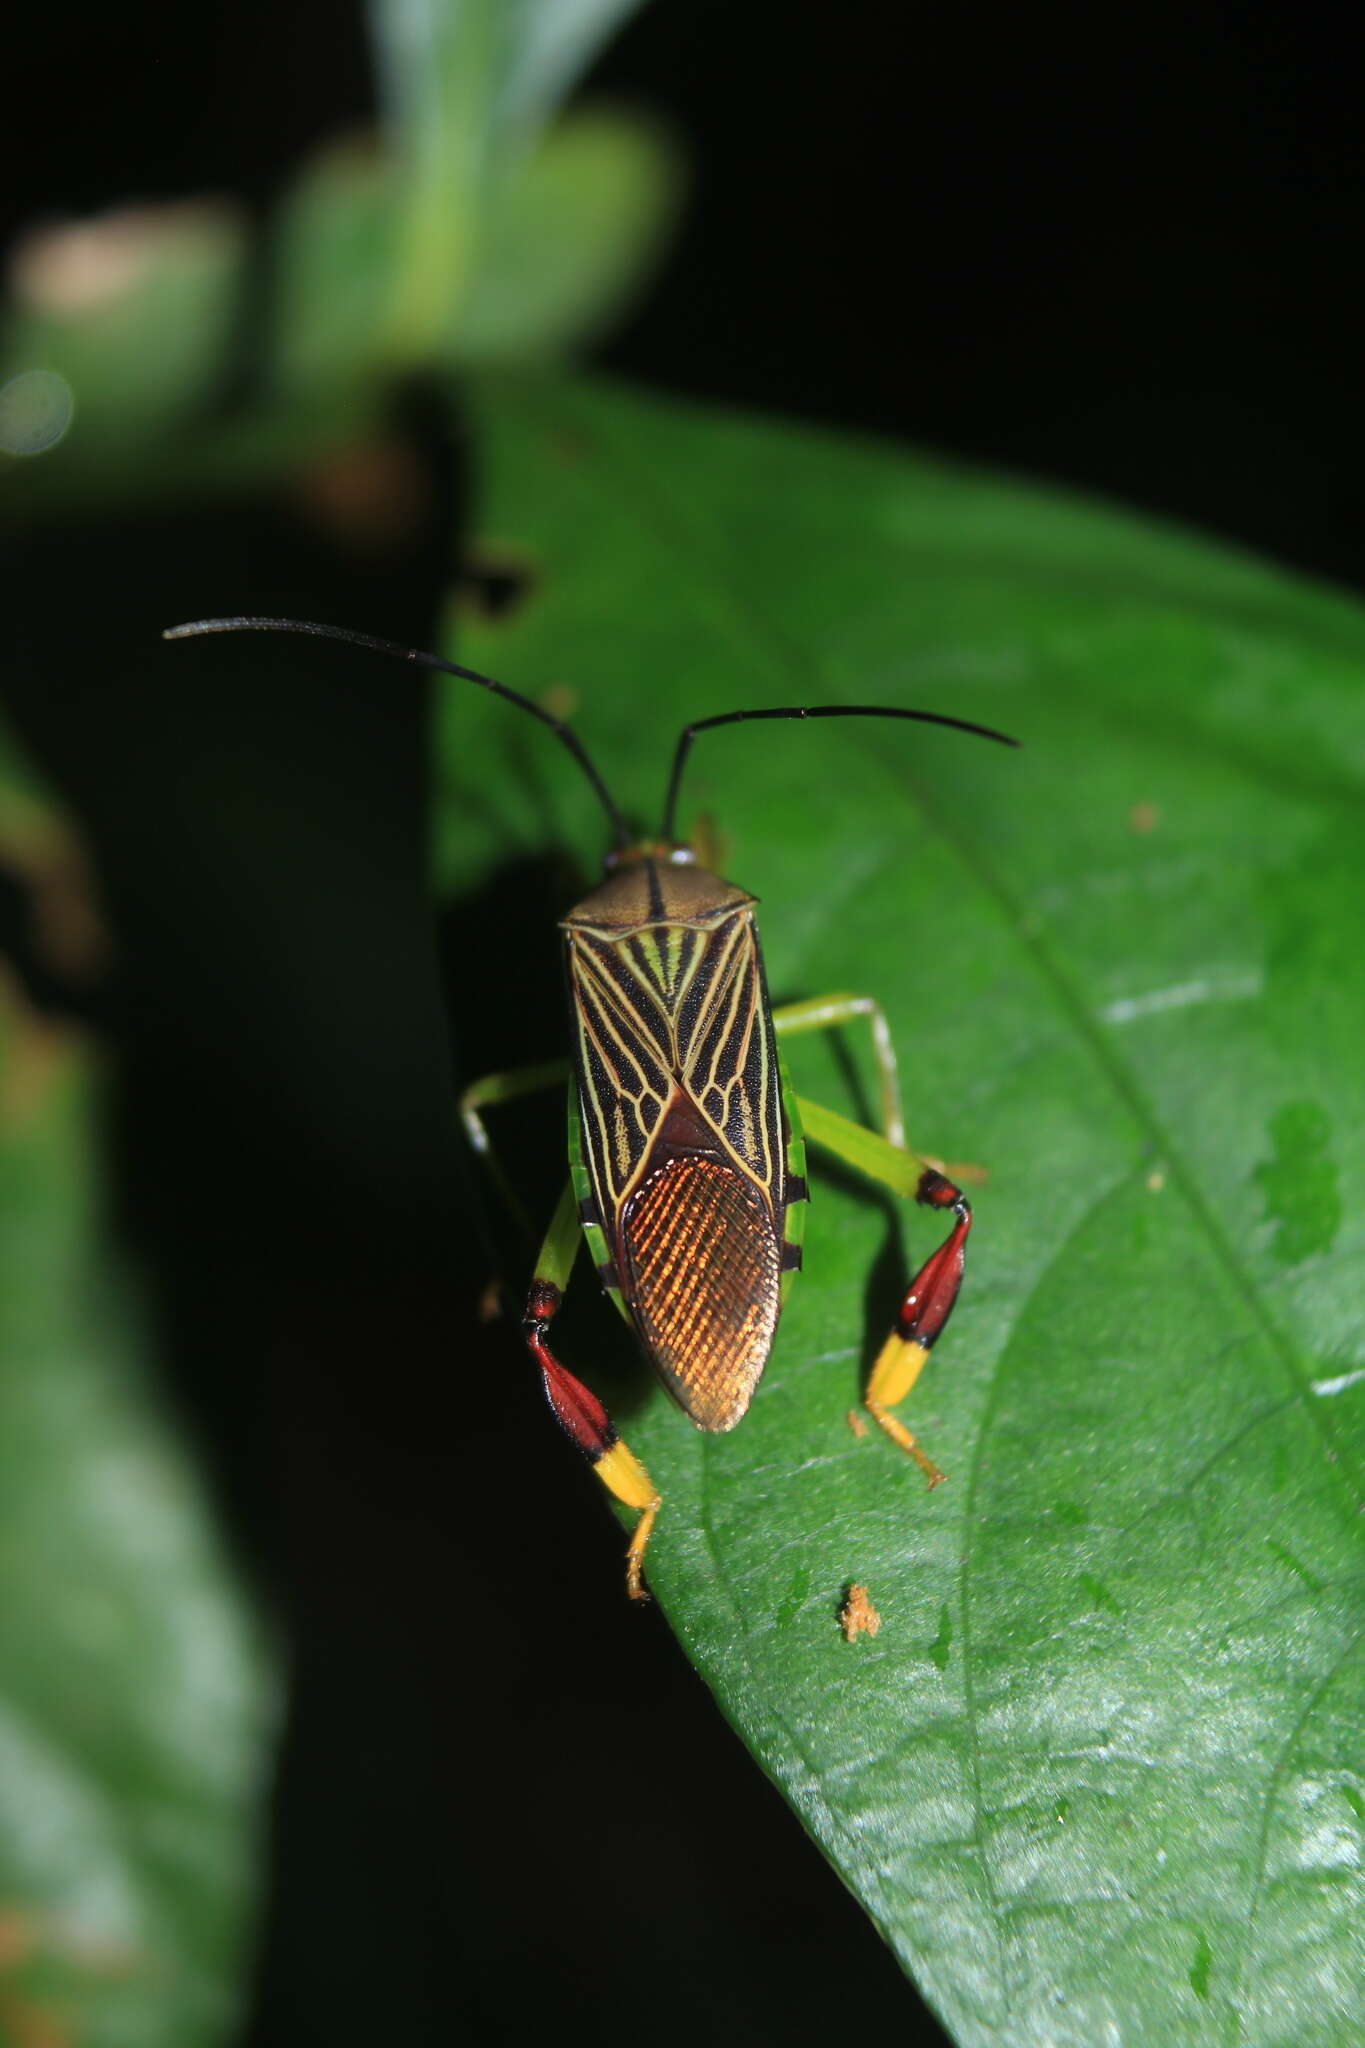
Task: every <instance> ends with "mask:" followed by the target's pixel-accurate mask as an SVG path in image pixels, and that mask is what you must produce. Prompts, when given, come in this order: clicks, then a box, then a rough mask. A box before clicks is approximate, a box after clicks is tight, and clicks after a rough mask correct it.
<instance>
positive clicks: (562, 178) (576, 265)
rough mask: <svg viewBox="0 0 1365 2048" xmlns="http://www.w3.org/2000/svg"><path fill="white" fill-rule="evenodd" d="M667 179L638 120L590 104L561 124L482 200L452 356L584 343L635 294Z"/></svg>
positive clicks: (673, 189)
mask: <svg viewBox="0 0 1365 2048" xmlns="http://www.w3.org/2000/svg"><path fill="white" fill-rule="evenodd" d="M679 184H680V174H679V167H678V163H677V160H676V157H675V155H674V153H673V151H672V150H671V148H670V147H669V145H668V143H667V141H666V140H665V138H664V137H663V136H662V135H661V134H660V133H659V132H658V131H657V130H656V129H652V128H650V127H648V126H646V125H645V124H644V123H643V122H641V121H639V120H636V119H633V118H631V117H630V116H628V115H625V114H622V113H617V112H614V111H613V112H607V111H605V110H602V109H597V110H594V111H593V112H592V113H586V114H581V115H578V116H570V117H569V118H568V119H567V120H565V121H563V122H561V123H560V124H559V126H558V127H556V128H554V129H552V130H551V131H550V133H549V134H548V135H546V137H545V138H544V140H543V142H542V143H541V145H540V147H539V148H538V149H536V150H535V151H533V152H532V154H531V155H529V156H527V157H524V158H522V159H521V160H520V161H519V162H518V164H517V165H516V166H515V168H514V169H513V170H512V171H511V172H510V173H509V174H508V176H507V178H506V179H505V181H504V182H502V183H501V184H500V185H499V186H498V187H497V188H496V189H495V190H494V192H493V193H492V195H491V197H490V200H489V206H488V212H487V216H486V219H485V223H484V228H483V232H482V234H481V236H480V240H479V254H478V257H477V259H476V261H475V264H474V268H473V272H472V275H471V277H470V280H469V288H468V293H467V296H466V299H465V302H464V306H463V309H462V311H461V314H460V316H459V318H458V319H457V320H456V321H455V322H453V323H452V330H451V334H450V344H449V353H450V355H451V358H452V360H454V361H456V362H458V363H474V364H482V365H484V366H488V365H491V364H501V363H514V362H517V361H518V360H524V359H527V358H530V357H536V356H540V357H544V356H547V355H550V354H552V353H559V352H562V351H564V350H565V349H568V348H572V347H575V346H577V345H578V344H580V343H582V342H583V341H585V340H588V339H591V338H592V336H593V335H595V333H596V332H597V330H598V329H599V328H601V327H603V326H605V325H606V324H607V323H608V322H609V321H610V320H611V319H612V318H613V317H614V316H615V315H616V314H617V313H618V312H620V311H621V309H622V307H623V306H624V305H625V303H626V302H627V301H628V300H629V299H630V298H631V296H632V295H633V294H634V292H635V291H636V290H637V288H638V287H639V285H640V283H641V280H642V277H643V274H644V272H645V270H646V268H647V266H648V264H649V263H650V261H651V260H652V259H653V258H654V257H655V255H656V254H657V252H658V249H659V244H660V242H661V240H662V239H663V237H664V236H665V235H666V233H667V231H668V228H669V227H670V225H671V222H672V216H673V214H674V212H675V209H676V205H677V198H678V190H679Z"/></svg>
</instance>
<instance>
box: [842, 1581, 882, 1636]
mask: <svg viewBox="0 0 1365 2048" xmlns="http://www.w3.org/2000/svg"><path fill="white" fill-rule="evenodd" d="M881 1625H882V1618H881V1616H880V1614H878V1612H877V1610H876V1608H875V1607H874V1606H873V1605H872V1601H871V1599H870V1597H869V1595H868V1590H867V1587H866V1586H850V1587H849V1589H848V1591H847V1593H845V1595H844V1604H843V1606H842V1607H841V1608H840V1609H839V1626H840V1628H841V1629H842V1630H843V1632H844V1641H845V1642H846V1643H851V1642H852V1641H853V1639H854V1637H855V1636H875V1635H876V1633H877V1630H878V1629H879V1628H880V1627H881Z"/></svg>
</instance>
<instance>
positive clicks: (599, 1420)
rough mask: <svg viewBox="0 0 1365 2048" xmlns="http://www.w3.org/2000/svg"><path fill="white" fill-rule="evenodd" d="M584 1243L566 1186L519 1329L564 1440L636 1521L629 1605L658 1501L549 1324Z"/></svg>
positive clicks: (639, 1586) (638, 1585)
mask: <svg viewBox="0 0 1365 2048" xmlns="http://www.w3.org/2000/svg"><path fill="white" fill-rule="evenodd" d="M581 1242H582V1229H581V1226H580V1223H579V1218H578V1198H577V1196H576V1195H575V1193H574V1188H573V1182H572V1181H570V1182H569V1184H568V1186H567V1187H566V1188H565V1190H564V1193H563V1194H562V1195H561V1197H560V1201H559V1207H558V1208H557V1209H556V1210H555V1213H554V1217H553V1219H552V1221H551V1224H550V1228H549V1229H548V1231H547V1232H546V1233H545V1242H544V1243H543V1244H542V1246H541V1248H540V1257H539V1258H538V1259H537V1260H536V1270H535V1277H534V1279H533V1280H532V1282H531V1291H530V1293H529V1294H528V1296H527V1298H526V1312H525V1315H524V1317H523V1327H524V1329H525V1331H526V1342H527V1344H528V1345H529V1347H530V1350H531V1355H532V1357H533V1358H534V1359H535V1361H536V1363H537V1365H538V1366H539V1367H540V1376H541V1381H542V1384H543V1385H544V1388H545V1398H546V1400H547V1401H548V1402H549V1404H550V1406H551V1408H552V1409H553V1410H554V1413H555V1417H556V1419H557V1420H558V1422H559V1424H560V1426H561V1428H562V1429H563V1431H564V1433H565V1435H566V1436H567V1437H569V1438H570V1440H571V1441H572V1442H573V1443H575V1444H576V1445H577V1446H578V1448H579V1450H580V1451H581V1452H582V1453H583V1455H584V1457H585V1458H586V1459H587V1460H588V1463H589V1464H590V1465H591V1466H592V1468H593V1470H594V1472H596V1474H597V1476H598V1478H599V1479H600V1480H601V1481H602V1484H603V1485H604V1486H605V1487H606V1489H607V1491H608V1492H609V1493H611V1494H612V1495H614V1497H615V1498H616V1499H617V1500H619V1501H624V1503H625V1505H626V1506H627V1507H630V1508H638V1509H639V1510H640V1519H639V1521H638V1522H637V1523H636V1525H635V1533H634V1535H633V1536H632V1537H631V1539H630V1548H629V1550H628V1551H627V1552H626V1591H627V1592H628V1593H629V1595H630V1597H631V1599H632V1600H643V1599H644V1598H645V1588H644V1577H643V1564H644V1555H645V1545H646V1544H647V1543H648V1541H649V1532H650V1530H651V1529H652V1528H653V1527H654V1517H655V1515H656V1514H657V1513H658V1511H659V1496H658V1494H657V1492H656V1491H655V1488H654V1482H653V1480H652V1479H651V1478H650V1476H649V1474H648V1472H646V1470H645V1468H644V1466H643V1465H642V1464H641V1463H640V1461H639V1459H638V1458H637V1457H636V1456H635V1454H634V1452H633V1451H631V1450H630V1449H629V1448H628V1446H627V1445H626V1444H624V1443H623V1442H622V1441H621V1439H620V1437H619V1436H618V1435H617V1434H616V1430H615V1428H614V1427H613V1425H612V1420H611V1417H610V1416H609V1415H608V1413H607V1411H606V1409H605V1408H604V1407H603V1406H602V1403H601V1402H600V1401H599V1400H598V1398H597V1396H596V1395H595V1394H593V1393H591V1392H590V1391H589V1390H588V1388H587V1387H585V1386H584V1384H583V1382H582V1380H580V1379H577V1378H575V1376H574V1374H573V1373H571V1372H570V1371H569V1370H568V1368H567V1367H566V1366H563V1365H561V1364H560V1362H559V1360H558V1359H557V1358H556V1357H555V1355H554V1353H553V1352H552V1351H551V1349H550V1343H549V1336H550V1324H551V1323H552V1322H553V1321H554V1318H555V1317H556V1316H557V1315H558V1313H559V1309H560V1304H561V1303H562V1302H563V1299H564V1290H565V1288H566V1287H567V1286H568V1284H569V1275H570V1273H571V1272H572V1271H573V1263H574V1260H575V1258H576V1257H577V1256H578V1247H579V1245H580V1244H581Z"/></svg>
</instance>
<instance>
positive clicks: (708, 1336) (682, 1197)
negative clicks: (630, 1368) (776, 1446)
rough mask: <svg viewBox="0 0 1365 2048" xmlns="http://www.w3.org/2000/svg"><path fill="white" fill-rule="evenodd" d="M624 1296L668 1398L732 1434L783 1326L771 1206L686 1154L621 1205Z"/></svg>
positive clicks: (714, 1162) (740, 1182)
mask: <svg viewBox="0 0 1365 2048" xmlns="http://www.w3.org/2000/svg"><path fill="white" fill-rule="evenodd" d="M621 1250H622V1255H623V1259H624V1262H625V1267H626V1274H625V1276H624V1277H625V1279H626V1298H627V1299H628V1300H629V1301H630V1303H631V1305H632V1310H633V1313H634V1316H635V1320H636V1322H637V1324H638V1325H639V1329H640V1334H641V1336H642V1337H643V1339H644V1341H645V1343H646V1345H647V1346H648V1347H649V1350H650V1352H651V1354H652V1355H653V1358H654V1360H655V1363H656V1364H657V1366H658V1369H659V1373H660V1375H661V1377H662V1378H663V1381H664V1383H665V1385H666V1386H667V1387H668V1389H669V1391H670V1392H671V1393H672V1394H673V1395H674V1396H675V1398H676V1399H677V1400H678V1402H679V1403H680V1404H681V1406H682V1407H683V1408H684V1409H685V1410H686V1411H687V1413H688V1414H689V1415H690V1416H691V1418H692V1420H693V1421H694V1422H695V1423H696V1425H697V1427H698V1428H699V1429H709V1430H723V1429H733V1428H734V1426H735V1424H736V1423H737V1422H738V1421H739V1419H740V1417H741V1416H742V1415H743V1413H744V1411H745V1409H746V1408H747V1407H748V1405H749V1402H750V1400H751V1399H752V1398H753V1392H754V1388H755V1387H756V1386H757V1384H758V1380H759V1375H760V1374H761V1373H762V1371H763V1367H764V1364H765V1363H766V1361H767V1357H768V1351H769V1349H770V1347H771V1345H772V1341H773V1331H774V1330H775V1329H776V1327H777V1315H778V1309H779V1306H780V1302H781V1281H782V1274H781V1265H782V1259H781V1247H780V1245H779V1244H778V1241H777V1238H776V1236H775V1234H774V1231H773V1225H772V1219H771V1217H770V1215H769V1213H768V1210H767V1207H766V1205H765V1204H764V1202H763V1200H762V1198H761V1197H760V1195H759V1194H758V1192H757V1190H756V1189H755V1188H754V1187H753V1185H752V1184H751V1183H750V1182H749V1181H747V1180H746V1179H745V1177H744V1175H743V1174H741V1173H739V1172H737V1171H736V1170H735V1168H734V1167H732V1166H730V1165H728V1164H727V1163H726V1162H725V1161H724V1160H722V1159H717V1158H715V1157H714V1156H713V1157H710V1158H705V1157H697V1156H696V1155H695V1154H694V1155H691V1156H687V1155H684V1156H682V1157H674V1158H672V1159H667V1160H665V1161H664V1162H663V1163H662V1164H661V1165H660V1166H658V1167H657V1168H656V1169H655V1171H653V1172H652V1173H649V1174H648V1175H647V1177H646V1178H645V1180H644V1181H643V1182H642V1183H641V1185H640V1186H639V1188H637V1189H636V1191H635V1193H634V1194H633V1195H632V1196H631V1197H630V1199H629V1200H628V1202H627V1203H626V1205H625V1211H624V1214H623V1216H622V1219H621Z"/></svg>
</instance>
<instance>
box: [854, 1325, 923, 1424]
mask: <svg viewBox="0 0 1365 2048" xmlns="http://www.w3.org/2000/svg"><path fill="white" fill-rule="evenodd" d="M928 1358H929V1353H928V1352H927V1351H926V1350H925V1348H924V1346H923V1345H922V1344H917V1343H916V1342H915V1340H914V1338H913V1337H911V1338H909V1339H907V1338H905V1337H898V1336H897V1335H896V1334H895V1332H894V1331H893V1332H892V1334H891V1335H890V1336H889V1337H888V1338H887V1340H886V1342H885V1344H883V1346H882V1348H881V1350H880V1351H879V1352H878V1354H877V1363H876V1364H875V1365H874V1366H873V1368H872V1377H871V1379H870V1380H869V1381H868V1383H867V1405H868V1407H869V1408H870V1407H871V1406H872V1403H873V1402H874V1401H880V1402H884V1403H885V1405H886V1406H887V1407H888V1408H894V1407H895V1405H896V1403H897V1402H898V1401H903V1400H904V1399H905V1397H906V1395H907V1394H908V1393H909V1391H910V1389H911V1387H913V1386H914V1384H915V1381H916V1380H917V1379H918V1378H919V1376H920V1374H921V1373H922V1372H923V1371H924V1368H925V1365H926V1364H927V1362H928Z"/></svg>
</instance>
